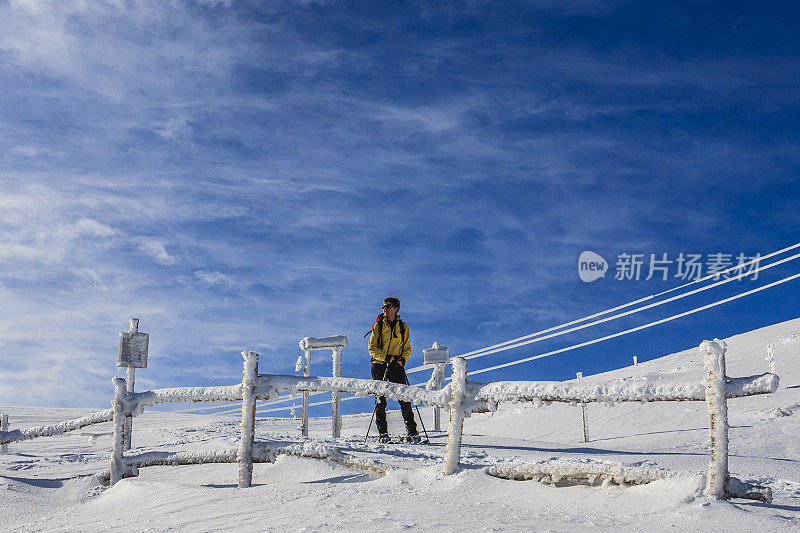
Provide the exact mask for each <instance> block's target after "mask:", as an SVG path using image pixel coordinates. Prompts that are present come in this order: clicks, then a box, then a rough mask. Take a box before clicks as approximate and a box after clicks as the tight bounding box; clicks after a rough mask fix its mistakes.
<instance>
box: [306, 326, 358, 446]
mask: <svg viewBox="0 0 800 533" xmlns="http://www.w3.org/2000/svg"><path fill="white" fill-rule="evenodd" d="M345 346H347V337H345V336H344V335H335V336H333V337H325V338H323V339H316V338H314V337H306V338H304V339H303V340H301V341H300V349H301V350H303V355H301V356H300V357H301V358H302V361H301V360H300V359H298V360H297V366H296V367H295V370H296V371H299V370H300V367H301V366H302V369H303V376H306V377H308V376H310V375H311V350H325V349H329V350H331V352H332V354H333V377H335V378H338V377H341V376H342V349H343V348H344V347H345ZM301 363H302V365H301ZM332 395H333V408H332V412H331V415H332V418H333V428H332V430H331V436H332V437H333V438H334V439H338V438H339V437H340V436H341V432H342V415H341V405H342V400H341V397H342V393H341V392H340V391H335V392H333V393H332ZM300 431H301V433H302V435H303V436H304V437H308V391H307V390H304V391H303V425H302V426H300Z"/></svg>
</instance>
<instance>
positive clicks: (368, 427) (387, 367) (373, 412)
mask: <svg viewBox="0 0 800 533" xmlns="http://www.w3.org/2000/svg"><path fill="white" fill-rule="evenodd" d="M388 375H389V362H388V361H387V362H386V370H384V371H383V379H382V380H381V381H386V377H387V376H388ZM406 383H408V378H406ZM377 410H378V395H377V394H376V395H375V407H373V408H372V418H370V419H369V426H367V434H366V435H364V444H366V443H367V439H368V438H369V430H371V429H372V421H373V420H375V411H377ZM426 436H427V433H426Z"/></svg>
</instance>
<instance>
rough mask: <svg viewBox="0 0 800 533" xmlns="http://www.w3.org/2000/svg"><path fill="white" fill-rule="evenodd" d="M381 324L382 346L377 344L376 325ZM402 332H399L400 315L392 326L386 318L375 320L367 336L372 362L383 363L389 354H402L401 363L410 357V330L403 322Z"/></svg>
mask: <svg viewBox="0 0 800 533" xmlns="http://www.w3.org/2000/svg"><path fill="white" fill-rule="evenodd" d="M380 325H382V326H383V332H382V335H381V336H382V340H383V348H381V347H379V346H378V327H379V326H380ZM403 325H404V326H405V327H404V328H403V334H402V335H401V334H400V317H399V316H398V319H397V320H396V321H395V323H394V328H392V326H391V325H390V324H389V322H388V321H386V320H381V321H380V322H377V321H376V322H375V324H373V325H372V332H371V333H370V336H369V354H370V355H371V356H372V361H373V362H374V363H385V362H386V360H387V359H388V357H389V356H393V355H394V356H398V355H400V356H402V357H403V364H404V365H405V363H406V362H407V361H408V358H409V357H411V330H410V329H409V328H408V324H407V323H405V322H403Z"/></svg>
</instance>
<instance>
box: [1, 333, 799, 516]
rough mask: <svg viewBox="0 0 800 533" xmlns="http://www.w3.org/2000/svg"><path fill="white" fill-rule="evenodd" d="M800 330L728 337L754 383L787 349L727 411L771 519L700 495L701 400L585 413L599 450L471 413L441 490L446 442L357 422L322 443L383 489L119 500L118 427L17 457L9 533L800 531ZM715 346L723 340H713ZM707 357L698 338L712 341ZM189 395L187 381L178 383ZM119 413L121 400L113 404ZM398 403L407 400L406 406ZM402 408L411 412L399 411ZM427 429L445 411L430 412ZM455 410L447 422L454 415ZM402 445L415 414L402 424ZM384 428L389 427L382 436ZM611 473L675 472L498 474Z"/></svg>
mask: <svg viewBox="0 0 800 533" xmlns="http://www.w3.org/2000/svg"><path fill="white" fill-rule="evenodd" d="M799 334H800V319H795V320H792V321H789V322H784V323H781V324H776V325H773V326H769V327H766V328H762V329H759V330H756V331H752V332H748V333H745V334H742V335H737V336H734V337H731V338H729V339H726V340H727V342H728V353H727V373H728V375H729V376H734V377H740V376H748V375H753V374H760V373H763V372H765V371H767V369H768V363H767V361H765V356H766V355H767V345H768V344H770V343H771V344H773V345H774V346H775V350H774V359H775V372H776V373H777V374H778V375H779V376H780V377H781V383H780V387H779V389H778V391H777V392H776V393H774V394H768V395H761V396H753V397H747V398H737V399H731V400H729V401H728V408H729V413H728V417H729V423H730V425H731V429H730V434H729V436H730V465H729V466H730V471H731V474H732V475H733V476H736V477H738V478H739V479H741V480H745V481H752V482H756V483H758V484H761V485H765V486H768V487H770V488H771V489H772V491H773V495H774V500H773V502H772V504H771V505H767V504H763V503H759V502H754V501H747V500H733V501H730V502H724V501H714V500H710V499H708V498H706V497H704V496H703V495H702V489H703V483H704V477H703V475H704V474H705V472H706V469H707V465H708V453H707V444H708V415H707V411H706V405H705V403H703V402H653V403H646V404H640V403H625V404H620V405H616V406H607V405H603V404H596V403H592V404H589V405H588V406H587V413H588V427H589V442H588V443H584V442H583V429H582V425H581V409H580V407H579V406H570V405H567V404H555V403H554V404H552V405H549V406H542V407H539V408H536V407H534V406H533V405H531V404H517V405H514V404H501V405H500V407H499V409H498V410H497V411H496V412H495V413H493V414H473V415H472V417H471V418H468V419H467V420H466V423H465V427H464V444H463V447H462V458H461V461H462V468H461V470H460V471H459V472H458V473H457V474H455V475H452V476H442V475H441V473H440V471H441V468H442V457H443V454H444V443H445V440H446V435H445V433H444V432H437V433H435V434H434V433H431V437H432V438H431V441H432V443H431V444H430V445H417V446H411V445H381V444H377V443H375V442H370V443H368V444H367V445H364V444H362V440H363V435H364V433H365V431H366V428H367V424H368V423H369V414H366V415H355V416H345V417H343V423H342V435H343V437H342V438H341V439H337V440H335V441H332V440H331V439H330V437H329V432H330V419H326V418H320V419H314V420H312V424H311V439H312V440H315V441H319V442H324V443H328V444H330V443H333V444H336V445H337V446H338V447H339V448H340V449H341V450H342V451H344V452H346V453H348V454H352V455H355V456H357V457H360V458H367V459H372V460H374V461H377V462H379V463H381V464H384V465H388V466H391V467H394V468H391V469H389V471H388V473H387V474H386V475H385V476H381V475H378V474H374V473H368V472H364V471H360V470H352V469H349V468H346V467H344V466H341V465H339V464H336V463H332V462H329V461H320V460H314V459H306V458H300V457H292V456H279V457H278V459H277V460H276V462H275V463H274V464H256V465H255V468H254V475H253V487H251V488H249V489H237V488H236V484H237V479H238V474H237V468H238V467H237V465H236V464H209V465H190V466H169V467H167V466H165V467H162V466H154V467H147V468H143V469H141V470H140V475H139V476H138V477H136V478H127V479H124V480H122V481H120V482H119V483H117V484H116V485H114V486H113V487H111V488H106V487H103V486H102V485H101V484H100V483H99V482H98V480H97V478H96V476H95V474H97V473H99V472H101V471H105V470H108V467H109V459H110V448H111V428H110V424H109V423H106V424H99V425H94V426H89V427H86V428H83V429H82V430H78V431H75V432H73V433H70V434H67V435H64V436H58V437H46V438H38V439H35V440H31V441H26V442H22V443H16V444H11V445H9V453H8V454H6V455H0V528H2V530H3V531H19V530H24V531H40V530H48V531H49V530H59V531H106V530H109V529H111V528H123V527H124V528H126V529H128V530H131V531H162V530H167V529H178V530H193V531H194V530H202V531H217V530H226V531H227V530H234V529H235V530H237V531H256V530H258V531H263V530H266V531H272V530H289V531H319V530H345V531H362V530H372V531H383V530H390V531H392V530H401V529H423V528H424V529H426V530H428V529H430V530H439V531H473V530H489V531H493V530H507V531H520V530H535V531H589V530H592V531H597V530H614V531H642V530H655V531H667V530H671V531H675V530H679V529H689V528H691V529H694V530H700V531H707V530H711V529H712V528H716V527H719V526H725V527H726V528H727V529H729V530H732V531H764V530H768V531H780V530H791V531H797V530H800V368H798V366H799V365H798V362H800V336H798V335H799ZM710 336H713V335H710ZM697 344H699V342H698V343H697ZM702 368H703V361H702V358H701V356H700V355H699V354H698V352H697V348H696V346H692V347H690V349H688V350H686V351H684V352H680V353H677V354H673V355H670V356H666V357H662V358H660V359H656V360H653V361H649V362H646V363H641V364H639V366H636V367H628V368H623V369H619V370H615V371H613V372H608V373H605V374H601V375H598V376H590V377H587V378H585V381H588V382H593V381H606V380H609V379H621V378H626V379H630V380H635V379H636V376H639V375H644V374H650V373H652V372H668V373H672V372H675V373H677V374H680V375H681V376H689V375H693V376H696V379H697V380H698V381H700V380H702V378H703V375H704V373H703V369H702ZM176 385H180V384H176ZM108 400H109V403H110V402H111V398H110V397H109V399H108ZM390 404H391V402H390ZM394 405H396V404H394ZM421 410H422V413H423V416H425V422H426V427H428V429H429V433H430V428H431V426H432V425H433V423H432V414H431V409H430V408H422V409H421ZM0 412H5V413H8V414H9V417H10V425H11V429H17V428H23V427H29V426H35V425H43V424H49V423H54V422H58V421H62V420H66V419H69V418H77V417H79V416H83V415H85V414H87V413H88V412H89V410H81V409H46V408H24V407H0ZM446 416H447V415H446V413H445V414H444V416H443V418H445V419H446ZM296 425H297V422H296V421H294V420H292V419H259V420H258V422H257V427H256V438H257V440H259V441H273V442H274V441H277V442H283V443H286V444H291V443H293V442H298V441H299V440H300V439H299V437H298V433H299V432H298V430H297V429H296V427H295V426H296ZM389 426H390V430H395V431H399V430H400V428H401V427H402V420H401V418H400V416H399V412H397V411H394V412H391V413H390V416H389ZM373 430H374V428H373ZM238 431H239V419H238V418H237V417H235V416H230V415H228V416H224V415H197V414H181V413H177V412H152V411H148V412H145V414H144V415H142V416H140V417H138V418H136V419H135V420H134V434H133V446H134V448H135V449H136V451H149V450H153V451H158V450H161V451H178V450H185V451H203V450H223V449H232V448H236V447H237V446H238ZM569 461H578V462H588V461H595V462H603V463H604V464H603V465H600V466H599V467H598V468H600V469H605V470H607V471H614V470H615V469H620V468H622V467H630V468H639V469H640V470H642V471H648V472H658V473H660V474H659V475H667V477H666V479H659V480H656V481H652V482H650V483H646V484H642V485H632V486H629V485H615V484H612V485H610V486H601V484H600V483H599V482H597V483H594V484H593V485H591V486H590V485H589V484H588V483H586V482H584V483H580V484H574V483H569V482H566V481H560V482H558V483H556V484H555V485H553V484H549V483H548V484H546V483H541V482H536V481H509V480H506V479H500V478H497V477H492V476H490V475H488V474H487V473H486V468H487V467H490V466H498V469H499V470H502V469H503V468H506V469H507V468H508V467H514V466H519V465H521V464H532V463H541V462H548V463H554V464H553V465H549V467H550V468H551V469H553V468H555V467H556V466H557V464H558V463H564V462H569Z"/></svg>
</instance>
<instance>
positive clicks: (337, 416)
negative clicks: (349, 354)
mask: <svg viewBox="0 0 800 533" xmlns="http://www.w3.org/2000/svg"><path fill="white" fill-rule="evenodd" d="M332 351H333V377H335V378H339V377H342V347H341V346H336V347H334V348H332ZM331 395H332V396H333V404H332V407H331V418H332V419H333V420H332V427H331V437H333V438H334V439H338V438H339V437H341V436H342V392H341V391H338V390H337V391H334V392H333V393H332V394H331Z"/></svg>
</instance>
